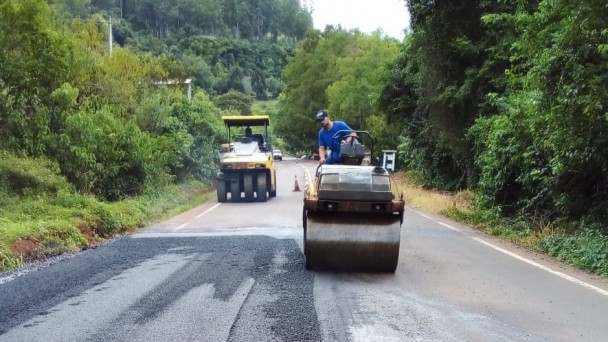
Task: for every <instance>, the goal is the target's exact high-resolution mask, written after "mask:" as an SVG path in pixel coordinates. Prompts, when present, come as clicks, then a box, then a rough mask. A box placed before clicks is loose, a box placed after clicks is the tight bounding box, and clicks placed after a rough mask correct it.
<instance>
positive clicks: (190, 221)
mask: <svg viewBox="0 0 608 342" xmlns="http://www.w3.org/2000/svg"><path fill="white" fill-rule="evenodd" d="M221 204H222V203H218V204H216V205H214V206H213V207H211V208H209V209H207V210H205V211H204V212H202V213H200V214H198V215H196V217H195V218H193V219H191V220H189V221H187V222H186V223H183V224H181V225H180V226H178V227H177V228H175V229H173V231H177V230H180V229H182V228H184V227H186V226H187V225H189V224H190V223H192V222H194V220H195V219H197V218H200V217H201V216H203V215H207V214H208V213H209V212H210V211H211V210H213V209H215V208H217V207H219V206H220V205H221Z"/></svg>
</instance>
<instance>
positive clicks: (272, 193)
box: [269, 171, 277, 197]
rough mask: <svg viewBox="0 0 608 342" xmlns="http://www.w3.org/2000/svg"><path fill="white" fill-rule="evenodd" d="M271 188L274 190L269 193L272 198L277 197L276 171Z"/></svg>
mask: <svg viewBox="0 0 608 342" xmlns="http://www.w3.org/2000/svg"><path fill="white" fill-rule="evenodd" d="M270 188H272V189H271V190H270V191H269V195H270V197H277V172H276V171H275V172H274V184H272V185H271V186H270Z"/></svg>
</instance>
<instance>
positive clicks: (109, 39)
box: [108, 16, 113, 57]
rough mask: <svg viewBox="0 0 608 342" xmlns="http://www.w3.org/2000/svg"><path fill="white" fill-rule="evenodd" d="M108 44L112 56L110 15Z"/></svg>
mask: <svg viewBox="0 0 608 342" xmlns="http://www.w3.org/2000/svg"><path fill="white" fill-rule="evenodd" d="M108 27H109V28H108V46H109V48H110V57H112V40H113V39H112V17H111V16H110V21H109V25H108Z"/></svg>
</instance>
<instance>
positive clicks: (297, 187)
mask: <svg viewBox="0 0 608 342" xmlns="http://www.w3.org/2000/svg"><path fill="white" fill-rule="evenodd" d="M293 191H294V192H295V191H300V186H299V185H298V175H296V178H295V181H294V184H293Z"/></svg>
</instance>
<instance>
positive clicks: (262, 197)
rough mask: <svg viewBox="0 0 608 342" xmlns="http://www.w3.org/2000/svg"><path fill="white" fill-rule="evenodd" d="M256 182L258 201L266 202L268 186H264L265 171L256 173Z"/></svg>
mask: <svg viewBox="0 0 608 342" xmlns="http://www.w3.org/2000/svg"><path fill="white" fill-rule="evenodd" d="M257 184H258V191H257V194H258V202H266V201H267V200H268V194H267V191H268V188H267V186H266V173H264V172H261V173H258V177H257Z"/></svg>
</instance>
